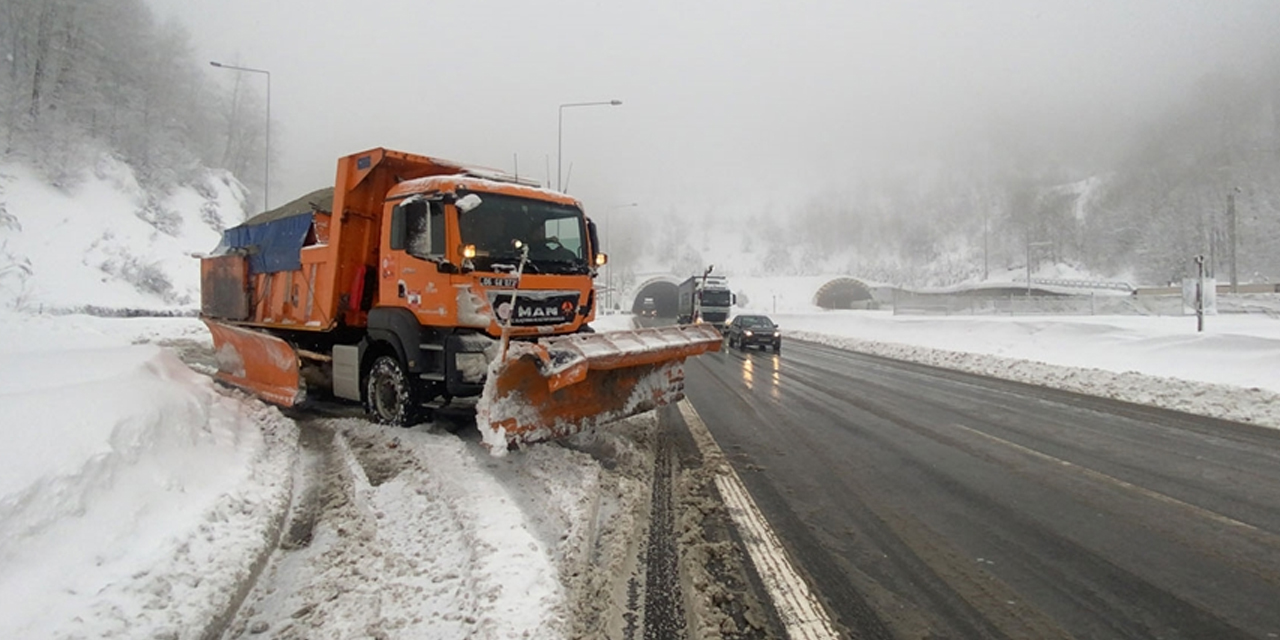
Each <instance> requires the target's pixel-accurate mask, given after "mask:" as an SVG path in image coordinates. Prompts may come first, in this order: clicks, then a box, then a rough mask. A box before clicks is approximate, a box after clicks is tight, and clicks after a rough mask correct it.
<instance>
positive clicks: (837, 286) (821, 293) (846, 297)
mask: <svg viewBox="0 0 1280 640" xmlns="http://www.w3.org/2000/svg"><path fill="white" fill-rule="evenodd" d="M813 304H814V306H817V307H820V308H822V309H871V308H874V307H875V298H874V297H873V296H872V295H871V287H868V286H867V285H866V283H864V282H862V281H861V280H857V279H855V278H836V279H834V280H831V281H829V282H827V283H826V284H824V285H822V286H821V287H818V291H817V292H816V293H814V294H813Z"/></svg>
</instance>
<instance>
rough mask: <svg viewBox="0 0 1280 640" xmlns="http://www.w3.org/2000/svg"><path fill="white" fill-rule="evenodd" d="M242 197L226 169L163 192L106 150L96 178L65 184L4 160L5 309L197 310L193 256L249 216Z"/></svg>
mask: <svg viewBox="0 0 1280 640" xmlns="http://www.w3.org/2000/svg"><path fill="white" fill-rule="evenodd" d="M243 198H244V189H243V187H241V186H240V184H239V183H238V182H237V181H236V180H235V179H234V178H232V177H231V176H230V175H229V174H226V173H225V172H220V171H210V172H208V173H207V175H206V177H205V179H204V180H203V181H202V182H200V183H199V184H196V185H193V186H187V187H180V188H177V189H175V190H173V191H172V192H171V193H169V194H167V195H165V196H164V197H160V198H157V197H155V196H154V195H153V194H150V193H148V192H147V190H145V189H143V188H142V187H141V186H140V185H139V184H138V182H137V180H135V179H134V176H133V173H132V171H131V170H130V169H129V168H128V167H127V166H125V165H124V164H122V163H120V162H119V161H117V160H115V159H113V158H111V157H110V156H105V155H104V156H103V157H102V158H100V159H99V161H98V163H97V165H96V167H95V170H94V171H93V173H92V174H91V175H85V176H82V179H81V180H80V181H79V182H77V183H76V184H72V185H67V186H65V187H62V188H59V187H54V186H50V185H48V184H46V183H45V182H44V181H43V180H41V179H40V178H39V177H37V176H36V175H34V174H33V173H32V172H31V171H30V170H29V169H27V168H26V167H25V166H22V165H17V164H8V165H3V166H0V305H2V306H6V307H10V308H26V309H32V310H39V309H41V308H43V309H46V310H74V309H82V308H86V307H101V308H107V309H114V310H121V309H169V310H176V309H191V308H194V307H195V306H196V305H197V304H198V303H199V290H200V265H199V262H198V261H197V260H195V259H194V258H192V257H191V255H192V254H193V253H201V252H206V251H209V250H210V249H212V248H213V247H214V246H216V245H217V243H218V239H219V238H220V237H221V229H222V228H223V227H224V226H225V225H233V224H236V223H238V222H239V221H240V220H242V219H243V213H242V209H243Z"/></svg>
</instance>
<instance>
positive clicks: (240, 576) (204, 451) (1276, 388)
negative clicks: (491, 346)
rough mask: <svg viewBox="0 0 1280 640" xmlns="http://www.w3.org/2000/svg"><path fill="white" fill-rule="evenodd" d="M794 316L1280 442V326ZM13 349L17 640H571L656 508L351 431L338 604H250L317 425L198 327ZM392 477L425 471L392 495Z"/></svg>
mask: <svg viewBox="0 0 1280 640" xmlns="http://www.w3.org/2000/svg"><path fill="white" fill-rule="evenodd" d="M775 318H776V320H778V321H779V323H780V324H781V325H782V327H783V330H784V335H786V336H787V337H788V338H792V339H796V338H803V339H806V340H813V341H817V342H825V343H828V344H834V345H837V346H842V347H848V348H853V349H857V350H861V351H868V352H872V353H880V354H883V355H888V356H891V357H898V358H905V359H911V360H917V361H923V362H929V363H933V364H937V365H940V366H948V367H956V368H962V369H968V370H974V371H980V372H984V373H988V374H991V375H998V376H1002V377H1011V378H1015V379H1021V380H1026V381H1029V382H1034V383H1038V384H1048V385H1052V386H1060V387H1066V388H1075V389H1078V390H1082V391H1085V392H1088V393H1094V394H1098V395H1105V396H1111V397H1118V398H1125V399H1130V400H1134V401H1138V402H1149V403H1152V404H1159V405H1163V406H1172V407H1175V408H1182V409H1185V410H1189V411H1195V412H1200V413H1205V414H1209V415H1221V416H1226V417H1232V418H1235V419H1239V420H1248V421H1251V422H1255V423H1260V424H1267V425H1270V426H1276V427H1280V402H1277V399H1278V398H1280V395H1277V394H1278V393H1280V376H1276V375H1275V370H1276V369H1275V363H1276V362H1277V361H1280V321H1277V320H1274V319H1271V318H1269V317H1265V316H1239V317H1236V316H1219V317H1215V318H1210V319H1209V323H1208V327H1207V329H1208V330H1207V331H1206V332H1204V333H1197V332H1196V331H1195V323H1194V319H1191V318H1172V319H1171V318H1131V317H1125V318H1107V317H1091V318H1075V317H1072V318H1061V319H1054V318H1035V319H1031V320H1028V319H1018V318H905V317H894V316H892V315H888V314H885V313H880V312H828V313H812V312H805V313H780V314H777V315H776V317H775ZM629 322H630V317H629V316H626V315H613V316H607V317H605V318H601V319H600V320H599V321H598V322H597V326H598V327H599V328H600V329H602V330H609V329H618V328H623V327H625V326H627V324H628V323H629ZM0 328H2V329H3V331H4V333H5V335H6V336H7V337H8V339H7V340H6V341H5V343H4V345H3V347H0V415H2V416H4V418H3V425H4V431H5V434H6V443H5V444H6V446H5V447H3V448H0V601H3V602H4V603H5V606H4V607H2V608H0V637H9V638H34V637H40V638H72V637H104V638H105V637H118V638H125V637H128V638H134V637H169V638H188V637H191V638H194V637H199V636H200V635H201V634H202V633H203V632H204V631H205V630H207V629H209V628H213V627H217V626H218V625H223V624H227V623H228V622H229V621H228V620H226V619H222V618H220V617H219V616H221V615H222V614H224V613H225V612H226V611H227V610H228V608H229V607H231V606H232V605H234V604H235V603H237V602H240V599H242V598H244V597H245V596H246V595H248V596H249V597H248V599H247V600H246V602H247V603H248V604H246V607H249V608H250V609H251V610H249V611H244V610H242V611H241V613H240V616H239V617H238V620H239V621H240V622H239V627H238V628H239V629H241V630H244V631H248V632H252V631H255V630H258V631H262V630H267V629H271V630H272V631H273V633H276V632H278V633H280V634H282V635H280V636H279V637H332V638H340V637H349V636H351V635H361V634H365V633H372V632H371V631H370V630H376V631H377V633H378V634H381V637H389V638H419V637H464V636H466V637H477V638H509V637H524V636H526V635H529V634H533V635H536V636H537V637H565V636H571V635H573V634H574V633H575V631H574V623H573V619H574V618H575V617H578V616H582V615H584V613H583V611H582V610H581V606H582V604H581V601H582V596H583V595H584V594H586V593H591V592H592V589H599V588H602V587H599V585H595V586H592V585H587V584H583V583H581V582H578V583H575V582H574V581H575V580H578V581H581V580H585V579H587V578H584V577H583V576H584V575H587V576H589V575H591V574H596V573H599V572H593V571H589V570H587V569H586V567H587V566H588V563H589V562H600V560H599V559H588V558H585V557H583V555H582V552H581V550H582V548H583V541H584V539H586V538H589V537H591V536H598V535H601V534H600V532H599V531H598V530H597V529H596V528H597V527H598V526H599V525H598V523H599V522H600V521H601V517H602V515H601V509H604V510H605V511H607V512H608V513H607V515H608V516H609V518H612V519H615V520H618V521H620V522H621V523H622V524H620V525H619V526H621V527H623V528H624V529H625V528H626V527H627V526H631V525H629V524H628V523H629V522H630V521H629V520H628V518H635V517H637V515H636V513H635V510H636V509H638V508H639V507H638V506H637V505H636V504H633V503H629V502H628V501H627V499H626V498H625V495H624V494H628V493H632V494H634V493H636V490H635V487H631V488H630V489H628V490H623V489H622V488H620V485H619V484H618V483H619V482H621V480H619V479H618V478H611V477H610V475H609V473H610V472H608V471H606V470H605V469H603V468H602V466H601V465H600V464H599V463H598V462H597V461H596V460H595V459H594V458H593V456H591V455H588V454H587V453H584V452H583V450H582V448H581V447H579V448H574V447H559V446H554V445H541V446H535V447H532V448H530V449H528V450H526V451H524V452H521V453H519V454H516V455H511V456H507V457H506V458H502V459H494V458H491V457H489V456H488V455H487V454H486V453H485V450H484V449H483V447H482V446H481V445H480V443H479V442H478V441H475V440H467V439H465V438H459V437H458V436H455V435H451V434H448V433H444V432H442V431H439V430H435V429H432V428H431V427H420V428H416V429H411V430H403V431H388V430H385V429H375V428H372V427H371V426H370V425H368V424H367V423H364V422H363V421H361V420H358V419H351V418H347V419H342V420H337V421H335V422H334V423H333V424H334V425H335V426H332V427H331V431H332V432H333V433H335V434H336V437H340V438H343V439H344V441H349V444H347V445H344V446H345V447H346V448H345V449H343V447H338V448H337V449H338V450H339V451H340V452H341V451H344V450H345V451H347V452H348V453H344V454H341V455H338V456H337V458H338V460H337V462H336V463H333V462H331V464H337V465H339V467H340V468H342V469H344V470H345V471H343V474H344V477H346V478H348V481H349V482H350V483H351V484H352V485H353V486H352V488H351V491H350V496H354V498H351V499H349V500H348V503H349V504H345V506H344V507H343V509H345V510H346V512H348V515H346V516H343V518H344V519H340V520H330V521H326V523H322V524H320V525H317V526H316V528H315V530H314V531H310V532H308V536H310V540H311V542H310V545H309V546H308V548H307V549H306V550H305V551H303V552H300V553H299V554H296V555H295V556H293V557H292V558H291V559H290V560H289V562H291V563H294V565H295V566H294V570H295V571H296V572H298V573H299V574H300V575H305V574H306V572H307V571H308V570H310V571H313V572H314V571H321V570H323V571H328V572H331V573H333V575H331V576H327V577H326V576H321V578H324V580H321V581H320V582H319V584H328V585H331V586H330V587H329V588H330V589H331V591H324V590H323V589H320V590H318V591H317V590H316V589H313V590H312V591H311V592H306V591H304V592H300V593H291V594H286V593H278V594H275V595H272V594H246V593H245V592H244V588H245V585H246V584H247V583H248V581H249V580H250V578H251V577H252V576H253V575H254V574H255V572H257V571H260V570H261V568H262V564H261V562H262V561H263V560H264V558H265V557H266V554H268V553H269V552H271V550H272V549H273V548H274V546H275V544H276V542H277V538H278V537H280V536H281V529H282V528H284V527H285V524H286V523H285V522H284V520H285V518H286V515H287V514H288V513H289V512H290V504H291V500H292V501H293V502H295V503H296V502H297V501H298V500H299V498H298V494H299V493H301V492H303V489H304V488H305V484H306V481H305V479H303V478H302V476H301V475H300V472H299V471H298V469H302V468H305V467H306V466H307V464H308V456H311V455H313V454H314V452H312V453H308V449H307V447H305V446H302V447H300V446H299V440H298V434H299V428H298V426H297V425H296V424H295V423H294V422H293V421H292V420H290V419H288V418H286V417H285V416H283V415H281V413H280V412H279V411H277V410H276V409H273V408H269V407H266V406H264V405H262V404H260V403H258V402H256V401H254V400H252V399H249V398H246V397H244V396H243V395H241V394H239V393H237V392H233V391H229V390H227V389H223V388H221V387H219V386H216V385H214V384H212V383H211V382H210V381H209V379H208V378H206V377H205V376H203V375H200V374H198V373H196V372H193V371H192V370H191V369H190V368H189V367H187V366H186V365H184V364H183V362H182V361H180V360H179V359H178V357H177V356H176V355H175V353H174V348H180V346H181V345H182V344H187V343H191V342H193V341H194V342H196V343H201V342H207V340H208V339H207V337H206V336H205V331H204V329H203V327H202V326H201V325H200V324H199V323H198V322H197V321H195V320H192V319H187V318H173V319H104V318H93V317H88V316H78V315H68V316H37V315H20V314H14V313H11V312H6V313H5V314H4V315H0ZM166 345H168V346H166ZM784 357H785V348H784ZM646 421H647V422H646ZM651 427H652V416H651V415H648V416H641V417H639V418H636V419H633V420H632V421H631V422H629V423H628V424H627V425H624V426H623V427H622V428H624V429H631V430H644V429H646V428H651ZM619 442H621V441H618V442H611V443H609V446H610V447H613V448H615V449H616V448H617V447H619V446H625V445H624V444H619ZM613 455H614V456H615V457H617V456H618V455H620V454H619V452H617V451H616V450H615V451H614V453H613ZM622 455H625V452H624V453H623V454H622ZM636 455H637V456H638V455H639V454H638V453H637V454H636ZM370 456H372V457H373V458H377V457H378V456H383V457H385V456H402V457H404V458H405V459H404V460H401V461H400V462H399V463H398V464H399V467H397V468H400V469H402V470H407V471H401V474H400V475H397V476H392V477H376V476H377V474H376V473H375V472H373V471H370V469H376V468H377V464H376V460H375V461H374V463H370V461H369V458H370ZM357 458H362V459H364V463H363V464H358V461H357V460H356V459H357ZM313 462H314V461H313ZM371 464H372V466H371ZM640 493H643V491H640ZM601 494H604V495H606V496H610V495H611V496H612V498H607V500H606V502H603V503H602V502H601V498H597V497H594V496H597V495H601ZM291 496H292V497H291ZM296 508H297V507H296V504H295V506H294V509H295V510H296ZM335 523H337V524H335ZM406 531H408V532H412V536H406V535H405V533H404V532H406ZM324 556H328V559H327V560H325V561H324V562H321V561H320V558H322V557H324ZM334 558H337V559H338V560H337V561H335V560H334ZM313 560H314V563H312V561H313ZM604 562H606V563H609V562H612V563H614V564H619V563H621V562H623V559H621V558H612V559H605V560H604ZM309 563H311V564H309ZM308 566H310V567H311V569H307V568H306V567H308ZM325 567H327V568H325ZM322 568H323V569H322ZM361 576H362V577H361ZM266 579H275V578H272V576H267V577H266ZM325 580H327V582H326V581H325ZM310 584H315V582H314V581H313V582H311V583H310ZM343 584H347V585H359V586H358V587H355V588H353V589H352V590H351V592H346V591H343V590H342V587H341V585H343ZM575 600H576V601H577V602H576V604H575ZM575 607H577V608H575ZM316 611H323V613H324V615H323V616H320V615H319V614H317V613H316ZM290 630H291V633H292V635H290V634H289V633H286V631H290ZM530 637H532V635H530Z"/></svg>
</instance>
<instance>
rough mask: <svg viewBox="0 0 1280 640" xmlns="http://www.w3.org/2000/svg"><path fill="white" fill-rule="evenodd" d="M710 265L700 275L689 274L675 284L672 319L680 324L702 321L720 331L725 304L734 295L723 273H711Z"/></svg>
mask: <svg viewBox="0 0 1280 640" xmlns="http://www.w3.org/2000/svg"><path fill="white" fill-rule="evenodd" d="M710 274H711V268H710V267H708V268H707V271H706V272H705V273H703V274H702V275H700V276H692V277H690V278H689V279H688V280H685V281H684V282H681V283H680V285H679V287H677V295H678V297H679V310H678V311H677V312H676V322H679V323H680V324H701V323H706V324H710V325H712V326H714V327H715V328H716V329H719V330H721V331H723V330H724V323H725V322H726V321H728V320H729V307H730V306H732V305H733V303H734V300H735V299H736V296H734V295H733V293H732V292H730V291H729V282H728V281H727V280H725V278H724V276H713V275H710Z"/></svg>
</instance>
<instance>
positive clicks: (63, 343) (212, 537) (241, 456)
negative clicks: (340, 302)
mask: <svg viewBox="0 0 1280 640" xmlns="http://www.w3.org/2000/svg"><path fill="white" fill-rule="evenodd" d="M14 320H15V319H14V318H12V317H7V316H6V317H0V323H3V324H5V325H7V326H11V327H13V328H14V329H15V333H16V334H18V335H23V336H25V337H27V338H28V340H29V341H27V342H19V341H15V342H14V343H9V344H7V345H6V346H5V347H3V350H0V415H3V416H4V418H3V420H4V424H5V435H6V442H5V445H6V446H5V447H3V448H0V601H2V602H4V603H5V606H4V607H3V608H0V637H6V638H37V637H38V638H64V637H101V638H107V637H175V638H176V637H179V636H182V637H188V636H192V635H197V636H198V635H199V634H198V633H196V634H193V633H192V632H193V629H199V628H203V627H204V626H206V625H209V624H210V623H211V621H213V620H215V619H216V618H217V617H218V616H219V615H222V614H223V613H224V611H225V610H226V609H227V608H228V607H229V606H231V605H232V604H233V603H234V602H235V601H236V600H237V599H238V598H239V597H240V596H242V595H243V594H242V593H241V592H240V590H241V589H242V585H243V583H244V581H245V579H246V578H247V577H248V576H249V575H250V573H251V572H252V570H253V568H254V566H255V563H257V562H258V561H259V559H260V558H261V557H263V554H265V553H266V552H268V551H269V550H270V548H271V546H272V545H273V544H274V541H275V535H276V528H278V526H279V519H280V517H281V516H282V515H283V513H284V510H285V508H286V507H287V504H288V500H289V494H290V485H289V478H290V476H289V470H290V468H291V466H292V457H293V456H294V455H295V453H294V452H295V447H294V443H295V442H296V431H295V429H296V428H295V427H294V426H293V424H292V422H290V421H288V420H285V419H284V418H283V417H281V416H280V415H279V413H278V412H276V411H275V410H274V409H267V408H264V407H262V405H260V404H257V403H246V402H244V401H243V400H242V399H240V398H236V397H230V396H228V395H225V394H224V393H223V392H222V391H221V390H220V389H218V388H216V387H215V386H214V385H213V383H212V382H211V381H210V380H209V379H208V378H207V377H204V376H201V375H198V374H196V373H194V372H192V371H191V370H190V369H188V368H187V367H186V366H185V365H183V364H182V363H181V362H180V361H179V360H177V358H176V357H175V356H174V355H172V354H171V353H170V352H168V351H166V350H163V349H161V348H159V347H156V346H151V345H139V346H131V345H129V344H128V343H127V342H124V341H123V340H121V339H120V337H119V336H114V337H113V336H110V335H107V334H105V333H97V332H94V331H92V330H91V329H89V328H88V327H91V326H92V325H93V322H84V321H83V320H82V319H80V318H76V317H66V318H58V319H45V320H44V322H43V324H44V328H45V330H44V331H43V332H41V331H40V330H39V328H38V327H37V326H34V323H33V322H29V321H28V322H24V321H22V320H17V321H14ZM11 321H12V322H11ZM41 334H43V335H41ZM60 336H61V337H60ZM77 343H78V344H79V345H80V346H72V347H68V346H67V345H68V344H72V345H74V344H77ZM84 343H90V346H85V345H84ZM122 343H123V344H122ZM214 532H216V534H215V533H214Z"/></svg>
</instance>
